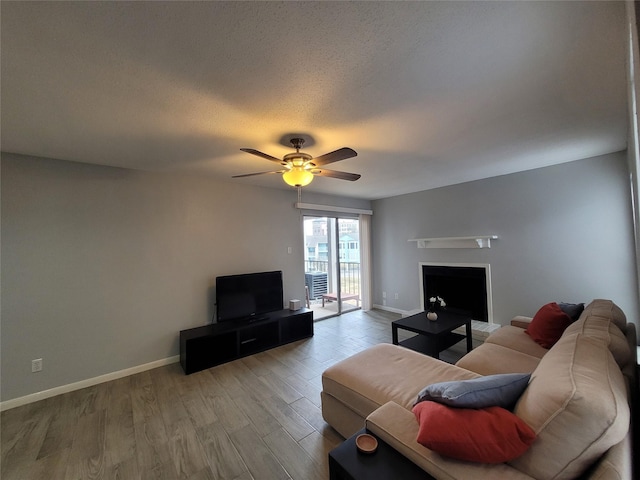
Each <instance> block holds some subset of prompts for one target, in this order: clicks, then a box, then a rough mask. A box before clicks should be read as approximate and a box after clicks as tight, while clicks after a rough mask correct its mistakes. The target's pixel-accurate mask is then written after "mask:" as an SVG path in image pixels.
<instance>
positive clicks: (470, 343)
mask: <svg viewBox="0 0 640 480" xmlns="http://www.w3.org/2000/svg"><path fill="white" fill-rule="evenodd" d="M466 329H467V353H469V352H470V351H471V350H472V349H473V337H472V335H471V320H469V321H468V322H467V325H466Z"/></svg>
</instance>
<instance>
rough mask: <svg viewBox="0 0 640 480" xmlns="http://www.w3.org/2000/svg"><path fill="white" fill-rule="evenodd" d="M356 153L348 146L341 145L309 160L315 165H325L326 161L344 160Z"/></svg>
mask: <svg viewBox="0 0 640 480" xmlns="http://www.w3.org/2000/svg"><path fill="white" fill-rule="evenodd" d="M356 155H358V153H357V152H356V151H355V150H353V149H351V148H348V147H343V148H341V149H339V150H336V151H334V152H329V153H325V154H324V155H320V156H319V157H316V158H314V159H312V160H311V162H312V163H313V164H314V165H315V166H316V167H320V166H322V165H327V164H328V163H333V162H337V161H339V160H346V159H347V158H351V157H355V156H356Z"/></svg>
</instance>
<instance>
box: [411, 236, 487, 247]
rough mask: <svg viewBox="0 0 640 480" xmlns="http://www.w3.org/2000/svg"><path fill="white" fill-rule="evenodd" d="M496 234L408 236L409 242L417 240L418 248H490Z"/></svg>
mask: <svg viewBox="0 0 640 480" xmlns="http://www.w3.org/2000/svg"><path fill="white" fill-rule="evenodd" d="M497 238H498V236H497V235H475V236H473V237H440V238H410V239H409V241H410V242H417V244H418V248H491V240H496V239H497Z"/></svg>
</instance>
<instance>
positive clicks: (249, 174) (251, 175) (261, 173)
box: [231, 170, 286, 178]
mask: <svg viewBox="0 0 640 480" xmlns="http://www.w3.org/2000/svg"><path fill="white" fill-rule="evenodd" d="M284 172H286V170H277V171H275V172H257V173H245V174H244V175H234V176H232V177H231V178H242V177H254V176H256V175H268V174H270V173H284Z"/></svg>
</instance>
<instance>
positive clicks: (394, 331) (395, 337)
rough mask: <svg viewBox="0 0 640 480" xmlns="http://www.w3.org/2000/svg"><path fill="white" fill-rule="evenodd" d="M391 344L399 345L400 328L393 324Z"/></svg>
mask: <svg viewBox="0 0 640 480" xmlns="http://www.w3.org/2000/svg"><path fill="white" fill-rule="evenodd" d="M391 343H393V344H394V345H398V326H397V325H394V324H393V323H392V324H391Z"/></svg>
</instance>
